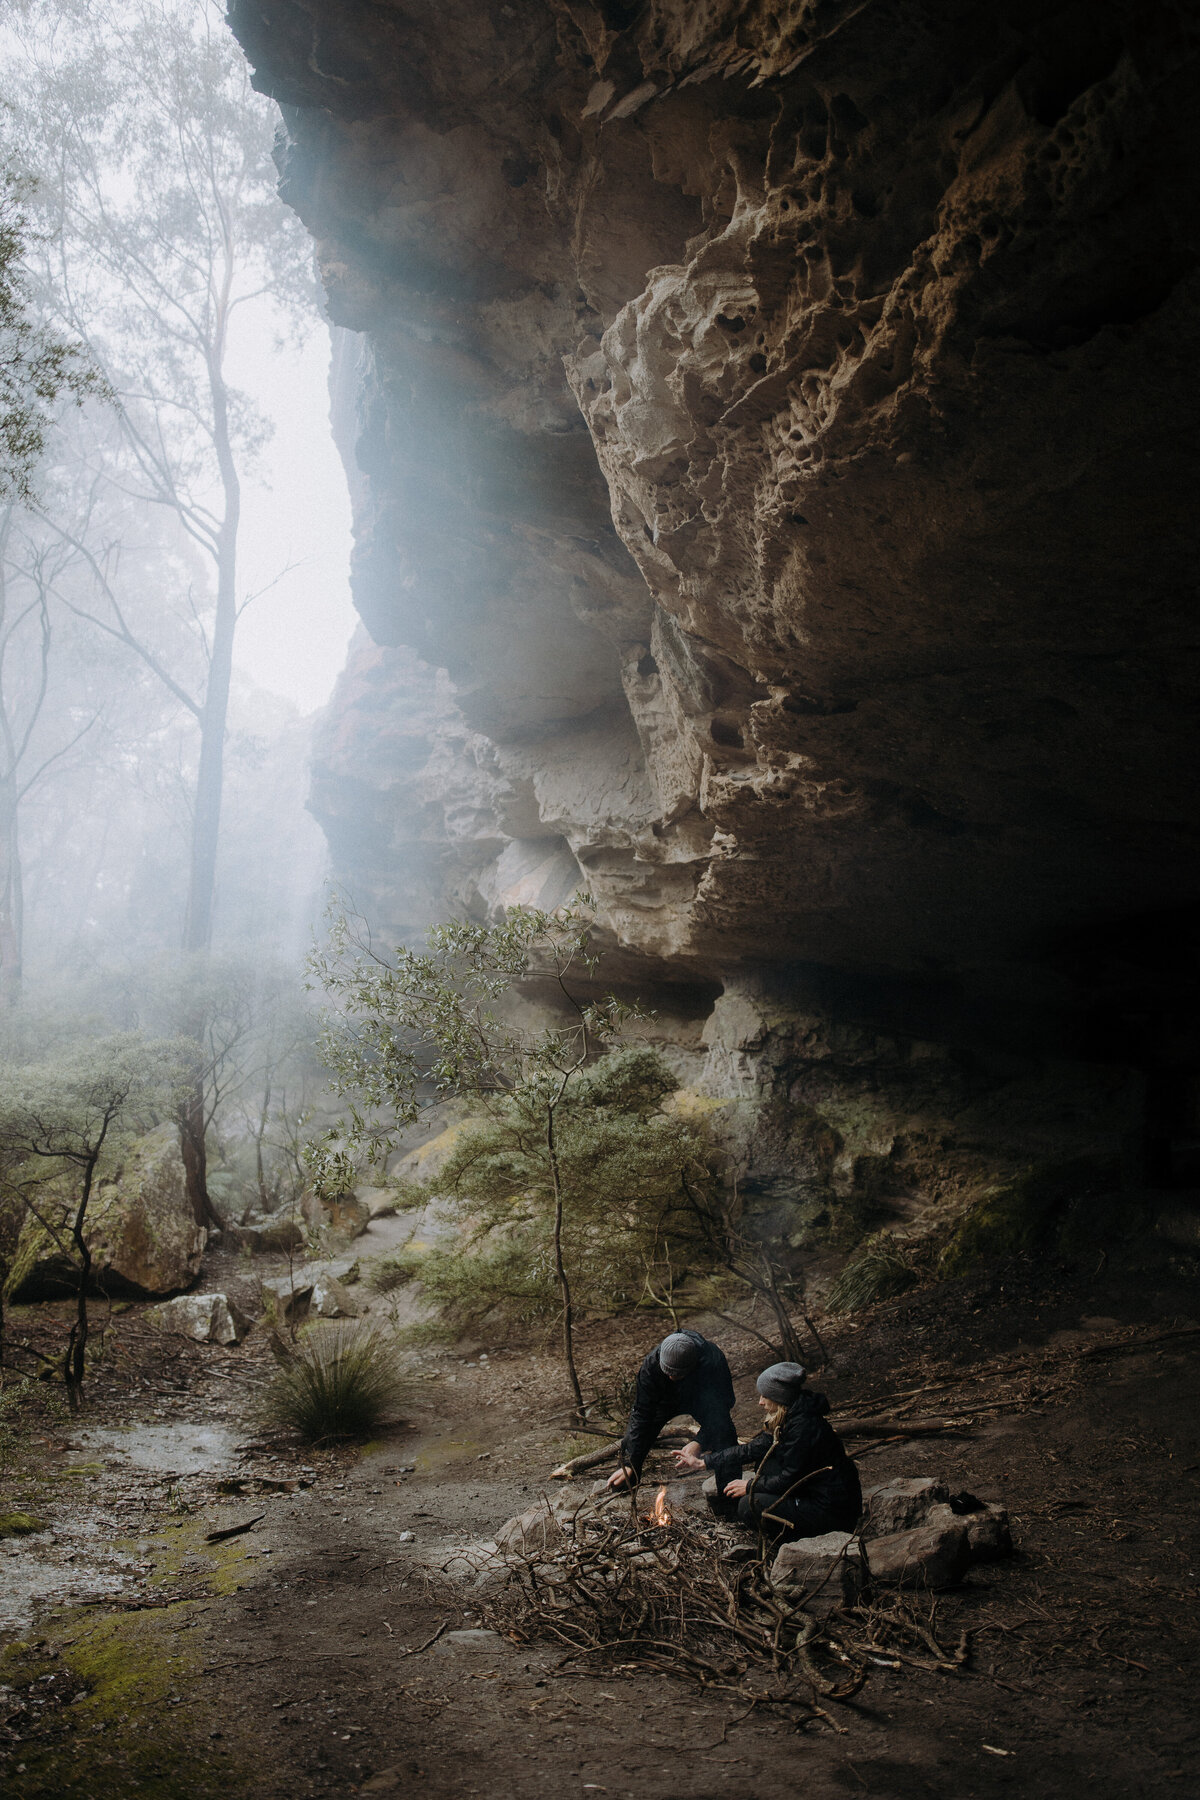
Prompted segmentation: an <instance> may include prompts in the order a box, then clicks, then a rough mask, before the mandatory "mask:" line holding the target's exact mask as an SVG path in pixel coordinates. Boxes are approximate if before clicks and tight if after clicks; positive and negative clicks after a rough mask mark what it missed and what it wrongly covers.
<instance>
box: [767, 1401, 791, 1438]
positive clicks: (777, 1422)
mask: <svg viewBox="0 0 1200 1800" xmlns="http://www.w3.org/2000/svg"><path fill="white" fill-rule="evenodd" d="M765 1411H766V1415H767V1430H768V1431H778V1430H779V1427H780V1426H781V1425H782V1424H783V1421H784V1420H785V1419H786V1418H787V1407H786V1406H780V1405H779V1404H778V1402H776V1403H774V1404H773V1405H771V1406H768V1407H766V1408H765Z"/></svg>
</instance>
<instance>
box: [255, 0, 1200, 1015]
mask: <svg viewBox="0 0 1200 1800" xmlns="http://www.w3.org/2000/svg"><path fill="white" fill-rule="evenodd" d="M231 17H232V22H233V24H234V28H235V30H236V31H237V32H238V34H239V36H240V38H241V40H242V42H243V44H244V46H245V48H246V50H247V53H248V55H249V57H250V59H251V62H252V64H253V65H254V67H255V69H256V80H257V82H258V83H259V85H260V86H262V87H263V88H264V89H265V90H266V91H268V92H269V93H271V94H273V95H275V96H276V97H277V98H278V100H279V101H280V102H281V104H282V106H283V108H284V115H285V120H286V124H287V134H288V136H287V142H286V144H285V145H284V146H283V149H282V153H281V167H282V173H283V191H284V193H285V195H286V197H287V198H288V199H289V201H290V202H291V203H292V205H294V206H295V207H296V209H297V210H298V212H299V213H300V215H301V217H302V218H303V219H304V221H305V222H306V224H307V225H308V226H309V228H310V229H311V230H312V232H313V234H314V237H315V238H316V240H317V244H318V248H319V257H320V264H321V269H322V273H323V277H324V281H325V286H326V290H327V293H328V296H329V304H330V307H331V309H332V313H333V316H334V318H335V320H336V321H337V322H338V323H339V324H342V325H344V326H347V327H350V328H352V329H353V330H354V331H356V332H360V333H363V334H365V337H364V351H363V354H362V357H361V359H360V366H359V370H358V373H357V376H356V381H357V389H358V391H357V401H356V405H357V416H356V424H355V426H354V428H353V433H352V435H353V437H354V439H355V444H354V457H355V462H356V469H357V473H356V477H355V485H356V487H357V489H358V492H357V552H356V561H355V592H356V597H357V603H358V606H359V609H360V611H361V613H362V616H363V619H364V621H365V624H366V626H367V629H368V631H369V633H370V636H371V638H372V640H373V642H374V646H375V647H369V646H364V647H361V648H360V649H358V650H356V652H355V657H354V660H353V663H352V667H351V669H350V671H349V672H348V674H347V676H346V677H345V679H344V681H343V685H342V688H341V690H340V692H339V696H338V698H337V700H336V702H335V706H334V709H333V715H332V718H331V721H330V724H329V726H328V729H327V734H326V741H325V746H324V751H323V754H322V757H321V761H320V767H319V771H318V776H317V783H316V789H315V806H316V810H317V811H318V814H319V816H321V817H322V818H323V819H324V820H325V821H326V823H327V828H328V830H329V832H330V836H331V839H332V842H333V844H334V847H335V851H337V853H338V856H339V858H340V860H341V863H342V866H343V868H344V869H345V870H346V871H347V872H348V873H349V875H350V876H351V877H352V878H354V880H356V881H357V883H358V884H359V891H360V892H363V893H365V894H366V895H368V896H369V897H370V898H371V899H372V901H373V902H375V903H377V904H378V905H379V907H380V908H382V909H383V911H385V912H386V913H387V915H388V918H389V922H391V923H395V924H398V925H401V926H411V925H414V924H419V923H421V922H422V921H423V919H424V918H426V917H428V916H429V914H430V913H431V912H437V911H443V910H445V909H446V907H447V906H448V905H450V904H454V905H468V906H473V907H489V906H494V905H496V904H499V903H502V902H503V901H504V900H505V899H511V898H513V897H518V898H526V899H536V898H540V899H543V900H548V899H553V898H556V897H558V896H560V895H562V894H564V893H566V892H568V891H569V890H570V889H571V888H572V887H573V886H574V885H577V884H578V883H579V882H580V880H582V881H583V882H584V883H585V884H586V885H587V887H588V888H589V889H590V890H591V892H592V893H593V894H594V895H595V897H596V900H597V902H598V905H599V908H600V912H601V916H602V919H603V921H604V923H605V926H606V928H607V930H608V932H609V933H610V935H611V938H612V940H613V941H615V942H616V943H619V944H620V945H622V946H624V947H625V950H626V952H627V953H628V954H629V956H631V957H632V958H633V959H634V961H635V962H637V961H639V960H640V964H641V966H642V968H643V969H644V970H645V971H646V973H647V978H649V977H650V976H651V975H654V976H656V977H659V976H662V975H664V974H665V975H669V976H670V977H671V978H672V979H675V980H679V979H690V980H693V981H696V982H699V983H702V984H703V983H705V982H707V983H709V984H710V990H709V991H712V984H714V983H719V984H724V985H725V986H726V987H727V989H732V988H735V987H737V986H739V984H741V985H743V986H744V984H745V983H746V982H747V981H748V982H750V984H751V986H752V987H753V986H754V984H755V983H757V984H759V985H758V987H757V988H755V991H756V992H757V991H759V990H760V989H761V986H762V982H763V980H764V975H763V970H764V967H765V968H766V970H767V974H766V976H765V980H766V984H767V989H768V990H769V989H770V986H771V976H770V969H771V968H784V967H787V968H790V969H792V970H794V969H795V968H796V967H797V966H799V965H803V966H804V967H807V968H808V969H809V970H811V971H813V972H814V973H813V980H814V981H816V982H817V983H818V985H820V984H821V983H825V984H826V986H827V985H828V983H829V982H830V981H832V983H833V988H834V990H835V999H834V1001H833V1002H831V1005H832V1009H833V1013H834V1014H835V1015H836V1013H837V1010H838V1006H839V1005H842V1006H843V1009H844V1006H845V1005H846V1004H850V1003H849V1002H848V1001H847V1000H846V996H847V994H851V993H852V991H853V993H854V994H857V995H858V999H857V1000H855V1001H854V1002H853V1004H851V1005H850V1010H851V1012H852V1013H853V1012H854V1011H855V1007H857V1010H858V1013H859V1014H861V1012H862V1010H863V1003H862V1002H861V996H862V993H863V992H864V986H863V984H864V983H865V984H866V986H868V987H870V988H871V990H872V993H873V994H874V996H875V998H874V999H873V1000H871V1001H870V1002H869V1003H865V1004H866V1010H867V1011H870V1010H872V1008H874V1010H875V1011H876V1012H877V1013H878V1012H879V1011H880V1009H881V1007H882V1010H884V1011H886V1010H887V1007H888V1006H889V1005H891V1006H892V1007H893V1010H894V1009H895V1006H897V1005H900V1006H901V1010H902V1011H903V1010H904V1005H907V1002H906V1001H905V1002H904V1003H903V1005H902V1004H901V1002H902V1001H903V996H904V995H908V996H909V997H910V998H911V997H912V996H914V995H916V996H917V998H916V999H915V1000H913V1003H912V1006H911V1007H909V1014H910V1016H908V1017H907V1019H906V1021H905V1024H906V1028H907V1030H908V1031H909V1033H910V1036H920V1035H922V1029H923V1028H922V1021H921V1017H920V1015H921V1014H922V1011H924V1012H925V1013H928V1011H929V1006H930V1004H931V1001H930V994H932V993H934V991H935V990H937V991H940V992H944V991H950V990H955V991H957V992H958V994H959V995H960V996H961V995H965V996H967V997H968V998H967V1002H966V1005H967V1010H968V1011H969V1010H970V1009H971V1008H976V1009H977V1010H978V1011H979V1013H980V1016H982V1011H983V1009H985V1008H990V1009H991V1011H992V1012H995V1011H997V1010H999V1011H1004V1010H1005V1009H1006V1007H1009V1004H1010V1002H1012V1001H1013V998H1014V996H1015V997H1016V1000H1017V1001H1019V1002H1020V1003H1021V1004H1022V1005H1024V1004H1026V1003H1029V1004H1030V1005H1036V1006H1038V1007H1041V1008H1042V1009H1043V1010H1047V1009H1048V1010H1049V1011H1050V1012H1053V1013H1056V1014H1057V1015H1059V1016H1065V1015H1066V1014H1069V1013H1070V1011H1071V1008H1072V1006H1073V1005H1075V1004H1076V1003H1077V1002H1078V1001H1079V998H1080V996H1081V995H1083V997H1084V998H1085V999H1088V998H1094V995H1095V991H1096V983H1095V982H1094V981H1092V980H1091V976H1090V975H1086V976H1085V979H1084V980H1083V981H1082V983H1080V981H1079V980H1078V975H1079V970H1078V969H1077V968H1076V967H1073V966H1072V965H1071V963H1070V959H1069V958H1067V959H1065V960H1064V958H1063V956H1062V955H1061V954H1060V947H1061V945H1062V944H1063V942H1064V941H1067V942H1069V941H1071V940H1073V939H1074V940H1076V941H1078V938H1079V934H1080V932H1081V931H1084V930H1086V931H1087V932H1090V933H1092V934H1093V939H1094V941H1095V943H1096V944H1100V945H1101V946H1102V947H1101V948H1099V949H1096V950H1095V951H1094V954H1093V955H1092V957H1091V961H1092V965H1093V971H1092V972H1093V973H1094V969H1095V967H1097V966H1099V964H1100V963H1102V962H1103V963H1105V966H1106V967H1108V966H1109V965H1111V964H1113V963H1114V961H1115V962H1118V963H1119V962H1120V960H1121V959H1120V955H1116V954H1115V953H1114V951H1113V949H1112V941H1115V940H1114V934H1115V938H1116V939H1120V936H1121V932H1122V931H1123V930H1124V927H1123V925H1122V921H1126V920H1129V919H1131V918H1134V917H1136V916H1138V915H1144V914H1149V913H1154V912H1162V913H1166V912H1170V911H1171V909H1180V908H1185V907H1189V906H1191V905H1192V904H1193V903H1194V898H1195V893H1196V886H1197V875H1198V873H1200V870H1198V858H1197V848H1198V843H1197V818H1196V802H1195V793H1196V777H1197V773H1198V770H1197V741H1196V736H1195V732H1194V729H1193V723H1192V722H1193V720H1194V717H1195V709H1196V706H1197V701H1198V699H1200V693H1198V684H1197V663H1196V651H1195V647H1194V629H1193V608H1194V601H1193V586H1194V565H1195V560H1196V552H1195V546H1194V543H1193V541H1192V539H1193V535H1194V532H1193V529H1192V517H1193V508H1192V502H1191V495H1192V494H1193V493H1194V491H1195V487H1196V477H1197V470H1196V467H1195V464H1196V460H1197V444H1196V436H1195V432H1194V425H1193V421H1194V418H1195V412H1196V402H1197V335H1198V330H1197V327H1198V321H1200V309H1198V306H1197V296H1198V280H1197V273H1196V231H1195V220H1196V217H1197V191H1198V188H1200V180H1198V176H1200V167H1198V164H1200V155H1198V143H1197V135H1196V133H1195V131H1194V129H1193V120H1194V116H1195V104H1196V86H1197V83H1196V70H1197V51H1198V44H1200V22H1198V21H1197V19H1196V17H1195V14H1194V13H1193V12H1192V11H1191V10H1190V9H1189V8H1187V7H1185V6H1184V5H1182V4H1172V3H1171V0H1163V3H1161V4H1154V5H1150V6H1146V5H1143V4H1140V3H1139V4H1134V0H1097V3H1096V4H1089V5H1083V4H1075V3H1064V0H1057V3H1056V0H1049V3H1048V4H1043V5H1041V6H1037V7H1034V6H1030V5H1028V4H1026V3H1025V0H1000V3H999V4H997V5H996V6H993V7H987V8H980V7H978V6H975V5H971V4H968V3H967V0H941V3H938V0H927V3H920V0H877V3H875V4H866V5H864V4H862V0H772V3H771V4H767V3H766V0H752V3H751V4H734V3H732V0H705V3H704V4H700V5H697V4H690V3H689V4H685V3H683V0H645V3H644V4H637V3H636V0H634V3H630V4H625V3H620V4H618V3H617V0H595V3H594V4H593V3H589V0H525V3H522V4H519V5H518V4H514V5H495V4H487V5H484V4H482V0H441V3H439V4H437V5H434V4H432V0H397V3H395V4H388V5H386V6H380V5H367V4H365V0H235V3H234V4H233V6H232V11H231ZM345 416H346V415H345V412H343V417H345ZM434 670H438V671H443V672H444V673H440V674H437V675H435V674H434V672H433V671H434ZM1097 934H1098V936H1097ZM1106 959H1107V960H1106ZM839 983H840V984H841V986H840V987H839V985H838V984H839ZM847 983H849V984H850V986H849V987H847V985H846V984H847ZM855 983H858V984H859V985H858V987H857V988H855V986H854V984H855ZM905 984H907V985H905ZM1089 984H1090V985H1089ZM839 994H840V995H841V996H842V998H841V1000H840V1001H839V1000H838V999H837V997H836V996H837V995H839ZM881 995H884V996H887V995H890V996H891V999H890V1000H884V1001H880V1000H879V996H881ZM897 996H899V997H900V998H899V999H897ZM810 1002H811V996H810V1001H809V1002H807V1003H806V1004H809V1010H812V1008H811V1004H810ZM933 1004H934V1010H935V1011H936V1010H937V1003H936V1002H934V1003H933ZM962 1005H963V1003H961V1002H960V1007H959V1011H960V1014H961V1012H962ZM802 1010H803V1009H802ZM827 1010H828V1009H827ZM1018 1010H1019V1008H1018ZM938 1028H939V1027H938V1026H937V1023H936V1021H935V1025H934V1029H933V1032H932V1035H936V1032H937V1029H938ZM955 1029H961V1018H960V1020H959V1025H958V1026H956V1027H955ZM924 1034H925V1035H930V1034H931V1033H930V1032H929V1031H925V1033H924ZM943 1035H944V1034H943ZM734 1048H735V1049H736V1046H734Z"/></svg>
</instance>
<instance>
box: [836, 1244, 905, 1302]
mask: <svg viewBox="0 0 1200 1800" xmlns="http://www.w3.org/2000/svg"><path fill="white" fill-rule="evenodd" d="M916 1279H917V1271H916V1269H915V1268H914V1267H913V1264H912V1261H911V1259H910V1258H909V1257H908V1256H906V1255H905V1253H904V1251H903V1250H901V1249H900V1247H899V1246H898V1245H897V1243H896V1242H895V1240H894V1239H893V1238H889V1237H886V1236H885V1237H880V1238H876V1239H874V1240H873V1241H872V1242H870V1243H868V1244H866V1245H865V1246H864V1248H863V1250H862V1251H861V1252H860V1254H859V1255H858V1256H856V1257H854V1259H853V1260H852V1261H851V1262H848V1263H847V1264H846V1267H845V1268H844V1269H843V1270H842V1272H841V1274H840V1275H839V1276H838V1278H837V1280H836V1281H835V1282H834V1284H833V1286H832V1287H831V1288H830V1290H829V1298H828V1300H827V1301H826V1305H827V1306H828V1308H829V1311H830V1312H831V1313H850V1312H859V1311H860V1310H861V1309H862V1308H863V1307H864V1306H873V1305H874V1304H875V1302H876V1301H877V1300H892V1299H894V1298H895V1296H896V1295H897V1294H903V1293H904V1292H905V1290H906V1289H907V1288H910V1287H912V1286H913V1285H914V1283H915V1282H916Z"/></svg>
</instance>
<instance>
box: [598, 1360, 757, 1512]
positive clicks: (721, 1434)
mask: <svg viewBox="0 0 1200 1800" xmlns="http://www.w3.org/2000/svg"><path fill="white" fill-rule="evenodd" d="M732 1411H733V1377H732V1376H731V1375H730V1373H729V1364H728V1363H727V1362H726V1361H725V1355H724V1352H723V1351H721V1350H719V1349H718V1348H717V1346H716V1345H715V1344H710V1343H709V1341H708V1339H707V1338H703V1337H701V1335H700V1333H699V1332H698V1331H673V1332H672V1333H671V1334H670V1336H669V1337H665V1338H664V1339H663V1341H662V1343H661V1344H659V1345H658V1346H657V1348H656V1349H654V1350H652V1351H651V1352H650V1354H649V1356H648V1357H647V1358H646V1360H645V1361H644V1362H643V1364H642V1366H641V1368H640V1369H639V1370H638V1377H637V1391H636V1393H635V1394H634V1398H633V1410H632V1412H631V1413H630V1415H629V1424H628V1426H627V1428H626V1431H625V1436H624V1437H623V1438H622V1440H621V1466H620V1468H619V1469H616V1470H614V1472H613V1474H612V1475H610V1476H609V1479H608V1485H609V1487H611V1488H620V1487H625V1486H626V1485H628V1484H630V1483H632V1485H634V1486H636V1485H637V1482H638V1479H639V1477H640V1476H641V1473H642V1464H643V1463H644V1462H645V1460H646V1454H647V1452H648V1451H649V1449H650V1446H651V1445H652V1444H653V1443H654V1441H655V1439H656V1438H657V1436H658V1434H659V1432H660V1431H661V1430H662V1428H663V1426H664V1425H665V1424H666V1423H667V1421H668V1420H669V1419H677V1418H679V1417H680V1415H681V1414H684V1413H686V1414H688V1415H690V1416H691V1417H692V1418H693V1419H695V1420H696V1421H697V1423H698V1424H699V1426H700V1435H699V1437H698V1438H695V1439H693V1441H692V1442H691V1443H690V1444H685V1445H684V1447H683V1449H682V1450H679V1451H676V1453H675V1461H676V1464H677V1465H678V1467H679V1468H681V1469H684V1468H694V1467H697V1466H701V1465H698V1464H697V1463H696V1461H695V1459H696V1457H698V1456H699V1455H701V1454H702V1453H704V1452H708V1451H713V1450H725V1449H729V1448H731V1447H732V1446H733V1445H735V1444H736V1443H737V1431H736V1429H735V1427H734V1423H733V1419H732V1417H731V1416H730V1415H731V1413H732Z"/></svg>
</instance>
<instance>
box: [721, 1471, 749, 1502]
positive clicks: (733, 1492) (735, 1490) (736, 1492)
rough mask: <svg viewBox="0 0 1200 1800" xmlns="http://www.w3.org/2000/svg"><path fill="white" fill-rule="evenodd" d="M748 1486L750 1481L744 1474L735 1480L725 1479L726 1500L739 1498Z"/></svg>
mask: <svg viewBox="0 0 1200 1800" xmlns="http://www.w3.org/2000/svg"><path fill="white" fill-rule="evenodd" d="M749 1486H750V1483H749V1482H748V1481H747V1479H746V1477H745V1476H744V1475H739V1476H738V1478H737V1480H736V1481H727V1482H726V1483H725V1498H726V1499H727V1500H740V1499H741V1498H742V1495H743V1494H744V1493H745V1492H746V1489H747V1488H748V1487H749Z"/></svg>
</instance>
